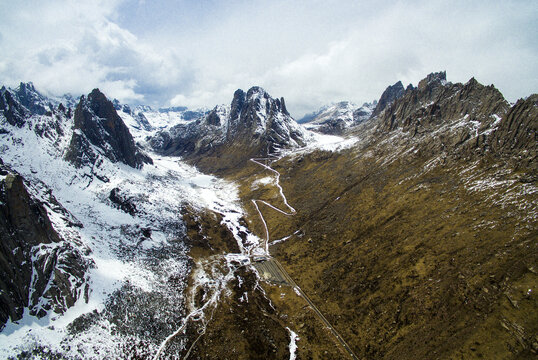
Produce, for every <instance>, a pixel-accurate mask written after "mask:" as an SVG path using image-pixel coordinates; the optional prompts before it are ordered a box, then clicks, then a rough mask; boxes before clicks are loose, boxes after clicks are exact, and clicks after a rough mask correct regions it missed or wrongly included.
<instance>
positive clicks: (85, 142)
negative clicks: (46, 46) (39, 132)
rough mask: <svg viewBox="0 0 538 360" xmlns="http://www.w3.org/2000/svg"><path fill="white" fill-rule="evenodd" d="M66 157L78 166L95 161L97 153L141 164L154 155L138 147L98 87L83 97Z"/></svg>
mask: <svg viewBox="0 0 538 360" xmlns="http://www.w3.org/2000/svg"><path fill="white" fill-rule="evenodd" d="M73 128H74V132H73V136H72V138H71V143H70V145H69V148H68V150H67V152H66V155H65V158H66V160H68V161H70V162H72V163H73V164H74V165H75V166H77V167H81V166H83V165H89V164H94V163H95V161H96V159H97V157H98V155H102V156H105V157H106V158H108V159H110V160H111V161H113V162H118V161H120V162H123V163H125V164H127V165H129V166H131V167H134V168H139V167H142V165H143V164H144V163H151V159H150V158H149V157H148V156H146V155H144V154H143V153H142V152H141V151H139V150H138V149H137V148H136V145H135V142H134V140H133V137H132V135H131V133H130V132H129V129H128V128H127V126H126V125H125V124H124V122H123V120H122V119H121V117H120V116H119V115H118V114H117V112H116V109H115V108H114V105H113V103H112V102H111V101H109V100H108V99H107V98H106V96H105V95H104V94H103V93H101V92H100V91H99V90H98V89H94V90H93V91H92V92H91V93H90V94H89V95H88V96H87V98H85V97H84V96H83V97H82V98H81V99H80V102H79V103H78V105H77V107H76V109H75V115H74V125H73Z"/></svg>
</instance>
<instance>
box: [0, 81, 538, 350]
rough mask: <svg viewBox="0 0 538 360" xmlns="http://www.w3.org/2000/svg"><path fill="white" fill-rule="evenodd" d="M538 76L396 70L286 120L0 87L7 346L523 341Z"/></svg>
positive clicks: (248, 103)
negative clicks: (504, 88) (494, 79)
mask: <svg viewBox="0 0 538 360" xmlns="http://www.w3.org/2000/svg"><path fill="white" fill-rule="evenodd" d="M537 128H538V95H537V94H534V95H530V96H529V97H527V98H525V99H520V100H518V101H517V102H516V103H514V104H511V103H509V102H508V101H507V100H505V99H504V97H503V95H502V94H501V93H500V91H499V90H497V89H496V88H495V87H494V86H493V85H489V86H484V85H482V84H480V83H479V82H478V81H477V80H476V79H474V78H472V79H470V80H469V81H468V82H466V83H464V84H463V83H452V82H449V81H448V80H447V77H446V72H437V73H431V74H429V75H427V76H426V77H425V78H424V79H423V80H421V81H420V82H419V83H418V84H417V86H413V85H411V84H410V85H408V86H407V87H404V86H403V84H402V83H401V82H400V81H398V82H396V83H395V84H394V85H390V86H388V87H387V88H386V90H385V91H384V92H383V93H382V94H381V96H380V98H379V99H378V100H376V101H373V102H370V103H364V104H363V105H362V106H357V105H354V104H352V103H350V102H347V101H344V102H339V103H336V104H331V105H326V106H323V107H321V108H320V110H319V111H316V112H314V113H312V114H309V115H307V116H305V117H304V118H303V119H301V120H300V121H299V122H296V121H295V120H294V119H293V118H292V116H291V115H290V114H289V112H288V110H287V108H286V103H285V101H284V99H283V98H274V97H272V96H271V95H269V94H268V93H267V92H266V91H265V90H263V89H262V88H260V87H252V88H250V89H248V91H246V92H245V91H243V90H237V91H236V92H235V93H234V94H233V96H231V103H230V105H217V106H215V107H214V108H212V109H211V110H208V109H200V110H192V111H191V110H189V109H187V108H185V107H176V108H166V109H159V110H153V109H151V108H150V107H147V106H136V107H134V106H129V105H127V104H121V103H120V102H119V101H117V100H114V99H112V100H110V99H108V98H107V96H106V95H105V94H103V93H102V92H101V91H100V90H99V89H94V90H93V91H92V92H91V93H89V94H87V95H83V96H81V97H79V98H74V97H73V96H70V95H65V96H63V97H59V98H49V97H47V96H44V95H43V94H41V93H40V92H39V91H38V90H37V89H36V88H35V87H34V86H33V84H32V83H21V84H20V85H19V86H18V87H17V88H15V89H10V88H6V87H2V88H1V89H0V149H1V150H0V229H1V231H0V237H1V238H0V239H1V246H0V260H1V261H0V273H1V274H2V276H1V277H0V328H1V332H0V354H1V356H2V357H4V358H13V359H15V358H17V359H30V358H43V359H63V358H65V359H78V358H88V359H101V358H105V357H106V358H132V359H144V358H155V359H165V358H178V357H182V358H186V357H190V358H196V359H223V358H233V359H282V358H290V359H302V358H304V359H341V358H348V357H350V358H368V359H416V358H436V359H437V358H438V359H453V358H480V357H482V358H513V359H523V358H533V357H535V356H536V353H537V352H538V345H537V344H538V339H537V338H536V334H537V333H538V319H537V316H536V314H537V311H536V310H537V308H538V306H537V305H538V301H537V298H536V294H535V292H536V284H537V276H536V264H537V263H538V251H537V246H538V242H537V241H536V239H538V228H537V219H538V212H537V209H538V206H537V205H538V188H537V185H538V165H537V164H538V162H537V149H538V147H537V141H538V136H537Z"/></svg>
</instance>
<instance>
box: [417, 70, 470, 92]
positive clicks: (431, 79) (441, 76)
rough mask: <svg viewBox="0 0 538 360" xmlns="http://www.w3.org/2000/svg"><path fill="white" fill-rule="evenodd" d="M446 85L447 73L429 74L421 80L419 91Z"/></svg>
mask: <svg viewBox="0 0 538 360" xmlns="http://www.w3.org/2000/svg"><path fill="white" fill-rule="evenodd" d="M473 79H474V78H473ZM475 81H476V80H475ZM444 84H446V71H440V72H436V73H431V74H428V76H426V77H425V78H424V79H422V80H420V81H419V83H418V89H419V90H425V89H426V87H428V86H429V87H434V86H438V85H444Z"/></svg>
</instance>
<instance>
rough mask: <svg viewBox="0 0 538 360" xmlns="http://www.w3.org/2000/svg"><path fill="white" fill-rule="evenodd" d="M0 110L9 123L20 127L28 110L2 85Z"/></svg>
mask: <svg viewBox="0 0 538 360" xmlns="http://www.w3.org/2000/svg"><path fill="white" fill-rule="evenodd" d="M0 111H1V112H2V113H3V115H4V117H5V118H6V120H7V122H8V123H9V124H11V125H13V126H17V127H22V126H23V125H24V123H25V118H26V117H27V116H28V111H27V110H26V109H25V108H24V106H22V104H21V103H20V102H19V101H18V100H17V99H16V98H15V97H14V95H13V94H12V93H11V92H10V91H9V90H8V89H6V88H5V87H4V86H2V89H0Z"/></svg>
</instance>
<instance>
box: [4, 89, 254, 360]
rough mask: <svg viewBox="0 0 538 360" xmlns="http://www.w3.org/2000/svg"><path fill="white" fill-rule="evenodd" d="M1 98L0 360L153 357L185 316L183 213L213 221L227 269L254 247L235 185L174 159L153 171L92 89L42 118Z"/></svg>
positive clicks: (10, 94) (7, 95) (10, 95)
mask: <svg viewBox="0 0 538 360" xmlns="http://www.w3.org/2000/svg"><path fill="white" fill-rule="evenodd" d="M25 88H26V89H30V91H32V92H34V93H33V94H30V95H31V96H33V97H34V98H35V99H38V100H39V102H38V104H41V100H42V99H43V97H42V95H41V94H39V93H38V92H37V91H36V90H35V89H33V88H30V87H29V86H26V87H25ZM1 99H2V102H1V103H0V106H1V107H0V110H1V112H0V149H1V152H0V160H1V161H2V162H1V163H0V228H1V239H2V247H1V248H0V256H1V258H2V259H3V261H2V263H1V264H0V272H1V274H3V275H4V276H3V277H2V278H3V279H4V280H0V290H1V292H0V309H1V311H0V320H1V323H0V328H2V332H1V333H0V344H2V346H0V354H1V355H0V356H1V357H3V358H6V357H8V356H16V355H17V354H21V353H25V351H30V353H29V354H33V355H31V356H48V355H46V354H45V355H43V354H44V353H43V352H42V350H40V349H43V348H44V347H45V348H46V349H47V350H46V353H48V354H61V356H62V357H68V358H69V357H73V358H76V357H80V356H84V358H92V359H100V358H103V357H113V358H124V357H129V356H135V355H136V354H138V355H137V356H143V354H146V356H149V355H150V354H154V353H155V352H156V351H157V348H158V347H159V346H160V344H161V342H162V341H164V340H165V339H166V337H167V336H169V335H170V334H171V333H172V332H174V331H175V330H176V329H177V328H178V327H179V326H180V323H181V322H182V321H183V320H184V317H185V311H186V304H187V303H188V301H186V299H185V296H184V289H185V287H186V283H187V281H186V277H187V275H188V274H189V271H190V268H191V265H192V264H190V263H189V257H188V256H187V253H188V251H189V245H188V244H189V240H188V239H187V227H186V226H185V223H184V220H183V217H184V214H187V213H189V212H193V211H194V212H195V213H197V212H203V211H210V212H212V213H215V214H218V216H219V217H220V218H221V220H222V225H218V226H221V227H222V230H220V231H221V232H222V233H228V234H229V237H230V241H232V242H236V245H235V248H236V249H238V250H237V251H238V253H236V254H232V257H231V258H233V256H235V258H238V259H240V258H241V257H243V258H245V259H247V261H248V256H246V255H242V254H243V253H247V250H246V249H250V250H251V249H252V248H253V247H256V246H257V244H258V239H257V237H256V236H254V235H252V234H251V233H250V231H249V230H248V229H246V228H245V226H244V224H243V223H241V222H240V218H241V216H242V213H243V209H242V208H241V206H240V205H239V203H238V195H237V188H236V186H235V185H234V184H231V183H229V182H227V181H224V180H221V179H217V178H215V177H212V176H209V175H204V174H201V173H200V172H198V171H197V170H196V169H194V168H193V167H191V166H189V165H186V164H185V163H183V162H181V161H180V160H179V158H177V157H166V158H162V157H161V156H159V155H156V154H153V155H152V157H151V160H152V161H150V158H149V157H148V156H147V155H143V153H142V151H141V149H140V148H139V147H138V145H136V144H135V143H134V141H133V138H132V136H131V134H130V132H129V129H128V128H127V127H126V125H125V124H124V122H123V120H122V119H121V117H120V116H119V115H118V114H117V112H116V110H115V109H114V107H113V104H112V102H110V101H109V100H108V99H106V97H105V96H104V95H103V94H102V93H101V92H99V91H98V90H97V89H96V90H94V91H93V92H92V93H91V94H88V95H87V96H84V97H81V99H80V100H79V103H78V104H77V105H76V108H75V109H72V108H66V107H65V105H62V104H60V105H58V106H50V107H48V108H47V111H46V112H44V113H43V114H41V113H40V112H42V111H41V110H40V108H38V107H32V106H25V105H23V104H22V103H21V101H19V98H18V92H17V91H14V90H10V89H5V88H3V89H2V93H1ZM35 109H37V110H35ZM128 116H130V114H128ZM239 234H241V236H240V235H239ZM231 258H230V259H231ZM4 260H5V261H4ZM224 261H225V262H226V258H224ZM199 271H201V270H199ZM5 279H10V281H6V280H5ZM208 280H209V279H208ZM199 286H201V287H205V288H206V291H211V288H212V286H213V285H212V284H206V283H205V282H204V281H203V280H200V283H199ZM79 316H80V317H79ZM75 319H77V320H76V321H74V320H75ZM73 321H74V322H73ZM119 329H121V330H119ZM140 344H144V346H140ZM133 346H134V348H136V350H129V348H131V347H133ZM32 351H33V352H32ZM40 354H41V355H40ZM129 354H130V355H129Z"/></svg>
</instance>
